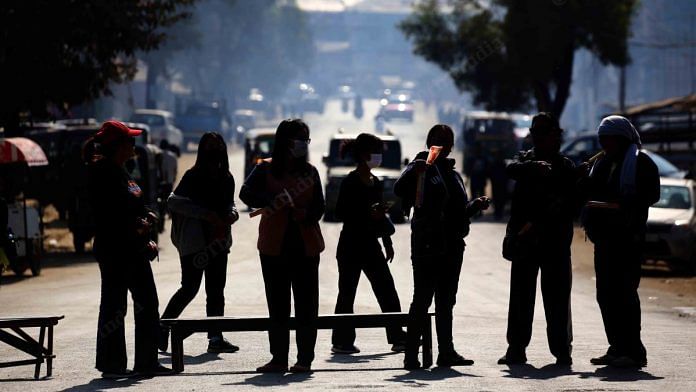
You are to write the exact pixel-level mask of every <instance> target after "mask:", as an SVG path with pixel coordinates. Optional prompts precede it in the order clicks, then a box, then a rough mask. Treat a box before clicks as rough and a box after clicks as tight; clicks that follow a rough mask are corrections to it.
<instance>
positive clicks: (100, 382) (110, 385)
mask: <svg viewBox="0 0 696 392" xmlns="http://www.w3.org/2000/svg"><path fill="white" fill-rule="evenodd" d="M144 379H145V378H135V377H134V378H124V379H121V380H107V379H104V378H95V379H93V380H92V381H90V382H88V383H87V384H84V385H76V386H74V387H70V388H67V389H63V390H62V391H60V392H81V391H106V390H109V389H120V388H128V387H130V386H133V385H137V384H140V381H141V380H144Z"/></svg>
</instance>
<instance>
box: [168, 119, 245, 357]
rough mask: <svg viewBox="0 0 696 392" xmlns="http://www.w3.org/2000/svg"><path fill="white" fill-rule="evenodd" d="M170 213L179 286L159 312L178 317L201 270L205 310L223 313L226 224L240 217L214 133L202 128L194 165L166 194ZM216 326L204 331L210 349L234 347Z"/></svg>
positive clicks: (224, 149) (227, 243)
mask: <svg viewBox="0 0 696 392" xmlns="http://www.w3.org/2000/svg"><path fill="white" fill-rule="evenodd" d="M167 206H168V207H169V210H170V211H171V213H172V243H173V244H174V246H176V248H177V250H178V251H179V256H180V261H181V287H180V288H179V290H178V291H177V292H176V293H175V294H174V296H173V297H172V299H171V300H169V304H168V305H167V308H166V309H165V310H164V313H162V318H163V319H168V318H176V317H179V315H180V314H181V312H183V311H184V308H185V307H186V306H187V305H188V304H189V303H190V302H191V301H192V300H193V298H194V297H195V296H196V293H198V289H199V288H200V286H201V280H202V279H203V274H204V273H205V293H206V314H207V315H208V317H214V316H223V315H224V313H225V312H224V310H225V295H224V291H225V281H226V277H227V255H228V254H229V252H230V247H231V246H232V232H231V230H230V226H231V225H232V224H233V223H234V222H236V221H237V219H239V214H238V213H237V208H236V207H235V205H234V178H233V177H232V174H231V173H230V169H229V159H228V157H227V145H226V144H225V140H224V139H223V138H222V136H221V135H220V134H218V133H212V132H209V133H206V134H204V135H203V137H201V140H200V143H198V156H197V157H196V164H195V165H194V166H193V167H192V168H191V169H189V170H188V171H187V172H186V174H184V177H183V178H182V179H181V182H180V183H179V185H178V186H177V187H176V189H175V190H174V192H173V193H172V194H171V196H169V198H168V199H167ZM167 335H168V330H167V329H163V333H162V337H163V339H161V340H160V349H161V350H163V351H164V350H166V349H167V339H166V337H167ZM237 350H239V347H237V346H235V345H233V344H231V343H229V342H228V341H227V340H225V339H224V338H223V337H222V332H220V331H210V332H209V333H208V352H209V353H222V352H235V351H237Z"/></svg>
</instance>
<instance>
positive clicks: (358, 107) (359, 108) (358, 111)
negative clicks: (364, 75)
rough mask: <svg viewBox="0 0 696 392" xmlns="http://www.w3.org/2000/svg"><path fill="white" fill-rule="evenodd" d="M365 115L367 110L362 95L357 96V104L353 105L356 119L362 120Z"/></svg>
mask: <svg viewBox="0 0 696 392" xmlns="http://www.w3.org/2000/svg"><path fill="white" fill-rule="evenodd" d="M364 114H365V109H364V108H363V98H362V96H361V95H360V94H358V95H356V96H355V102H354V104H353V115H354V116H355V118H357V119H358V120H360V119H361V118H363V115H364Z"/></svg>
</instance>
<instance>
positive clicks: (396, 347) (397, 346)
mask: <svg viewBox="0 0 696 392" xmlns="http://www.w3.org/2000/svg"><path fill="white" fill-rule="evenodd" d="M391 350H392V351H393V352H395V353H402V352H404V351H406V342H399V343H394V344H392V346H391Z"/></svg>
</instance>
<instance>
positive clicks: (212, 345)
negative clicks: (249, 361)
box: [208, 338, 239, 354]
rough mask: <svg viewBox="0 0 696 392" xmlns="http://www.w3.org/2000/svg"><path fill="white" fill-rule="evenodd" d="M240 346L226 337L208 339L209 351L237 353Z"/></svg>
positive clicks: (214, 352) (213, 352)
mask: <svg viewBox="0 0 696 392" xmlns="http://www.w3.org/2000/svg"><path fill="white" fill-rule="evenodd" d="M237 351H239V347H237V346H235V345H234V344H232V343H230V342H228V341H227V339H225V338H212V339H209V340H208V353H211V354H219V353H236V352H237Z"/></svg>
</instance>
